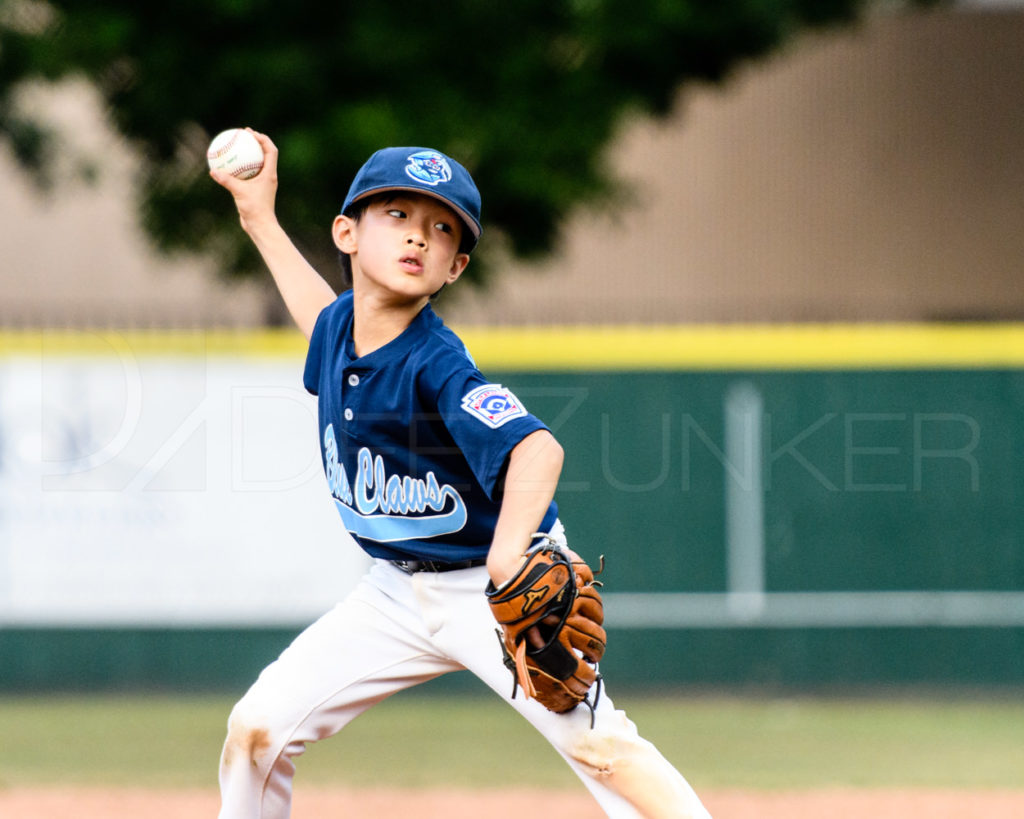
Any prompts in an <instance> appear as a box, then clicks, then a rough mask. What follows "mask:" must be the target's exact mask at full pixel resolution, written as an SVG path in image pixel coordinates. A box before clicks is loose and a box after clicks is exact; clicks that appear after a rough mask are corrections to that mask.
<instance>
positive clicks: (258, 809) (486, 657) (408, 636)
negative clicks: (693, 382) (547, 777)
mask: <svg viewBox="0 0 1024 819" xmlns="http://www.w3.org/2000/svg"><path fill="white" fill-rule="evenodd" d="M487 580H488V575H487V569H486V567H484V566H480V567H476V568H471V569H462V570H457V571H451V572H443V573H434V572H418V573H416V574H412V575H410V574H406V573H405V572H403V571H402V570H401V569H399V568H397V567H395V566H393V565H392V564H390V563H388V562H386V561H377V562H376V563H375V564H374V566H373V567H372V568H371V570H370V571H369V572H368V574H367V575H366V577H364V578H363V580H362V581H361V582H360V584H359V585H358V586H357V587H356V589H355V590H353V592H352V593H351V594H350V595H349V596H348V597H347V598H346V599H345V600H344V601H342V602H341V603H339V604H338V605H337V606H335V608H333V609H332V610H331V611H329V612H328V613H327V614H325V615H324V616H323V617H321V618H320V619H319V620H317V621H316V622H315V623H313V624H312V625H311V626H309V628H307V629H306V630H305V631H303V632H302V633H301V634H300V635H299V636H298V637H297V638H296V639H295V641H294V642H293V643H292V644H291V645H290V646H289V647H288V648H287V649H285V651H284V652H283V653H282V654H281V656H280V657H279V658H278V659H277V660H275V661H274V662H273V663H271V664H270V665H269V666H267V668H265V669H264V670H263V672H262V673H261V674H260V676H259V677H258V679H257V680H256V682H255V683H254V684H253V685H252V687H251V688H250V689H249V691H248V692H247V693H246V694H245V696H244V697H243V698H242V699H241V700H240V701H239V702H238V704H237V705H236V706H235V707H234V709H233V710H232V712H231V716H230V719H229V721H228V735H227V739H226V741H225V743H224V749H223V752H222V755H221V765H220V788H221V812H220V817H221V819H280V818H281V817H287V816H289V814H290V810H291V795H292V777H293V775H294V772H295V765H294V763H293V758H294V757H296V756H298V755H299V754H301V753H302V751H303V750H304V748H305V745H306V743H307V742H314V741H316V740H320V739H324V738H326V737H329V736H331V735H333V734H335V733H337V732H338V731H340V730H341V729H342V728H344V727H345V725H346V724H348V723H349V722H350V721H351V720H352V719H354V718H355V717H357V716H358V715H359V714H361V713H362V712H363V711H365V710H366V709H368V708H369V707H371V706H372V705H375V704H376V703H378V702H380V701H381V700H383V699H385V698H386V697H388V696H389V695H391V694H394V693H395V692H397V691H400V690H402V689H405V688H408V687H410V686H413V685H416V684H417V683H422V682H425V681H427V680H429V679H432V678H434V677H437V676H438V675H440V674H444V673H446V672H449V671H457V670H461V669H463V668H466V669H469V670H470V671H472V672H473V673H474V674H475V675H476V676H477V677H479V678H480V679H481V680H483V681H484V682H485V683H486V684H487V685H488V686H490V688H492V689H493V690H494V691H495V692H496V693H497V694H498V695H499V696H500V697H502V699H504V700H505V701H506V702H508V703H509V705H511V706H512V707H513V708H515V709H516V710H517V711H518V712H519V713H521V714H522V715H523V716H524V717H525V718H526V719H527V720H529V721H530V722H531V723H532V724H533V726H534V727H535V728H536V729H537V730H538V731H540V733H541V734H542V735H543V736H544V737H545V738H546V739H547V740H548V741H549V742H550V743H551V744H552V745H553V746H554V747H555V749H556V750H557V751H558V753H560V754H561V755H562V756H563V757H564V758H565V760H566V761H567V762H568V764H569V765H570V766H571V767H572V769H573V770H574V771H575V772H576V774H577V775H578V776H579V777H580V779H581V780H582V781H583V783H584V784H585V785H586V787H587V788H588V789H589V790H590V792H591V793H592V794H593V796H594V798H595V799H596V800H597V802H598V803H599V804H600V805H601V807H602V808H603V809H604V811H605V812H606V813H607V815H608V816H610V817H615V818H616V819H619V817H621V818H622V819H627V817H628V818H629V819H635V818H636V817H648V818H650V817H657V818H658V819H667V818H668V817H695V818H696V819H710V814H708V812H707V810H705V808H704V806H703V805H702V804H701V803H700V800H699V799H698V798H697V796H696V794H695V793H694V792H693V789H692V788H691V787H690V785H689V784H688V783H687V782H686V780H685V779H684V778H683V777H682V775H681V774H679V772H678V771H676V770H675V768H673V767H672V765H671V764H669V763H668V761H666V760H665V758H664V757H663V756H662V755H661V754H660V753H659V752H658V751H657V749H656V748H655V747H654V746H653V745H652V744H651V743H649V742H647V741H646V740H644V739H642V738H641V737H639V736H638V734H637V730H636V726H634V725H633V723H632V722H630V721H629V720H628V719H627V718H626V716H625V714H624V713H623V712H621V711H616V710H615V708H614V706H613V704H612V701H611V700H610V698H609V697H608V696H607V694H606V693H605V692H602V695H601V698H600V701H599V703H598V707H597V711H596V719H595V726H594V728H593V729H591V725H590V720H591V714H590V711H589V710H588V709H587V708H586V707H585V706H578V707H577V708H576V709H575V710H574V711H572V712H570V713H568V714H553V713H551V712H549V711H547V710H546V709H545V708H544V707H543V706H541V705H539V704H538V703H537V702H536V701H534V700H527V699H526V698H525V697H524V696H523V694H522V692H520V693H519V694H518V696H517V697H516V698H515V699H511V694H512V676H511V674H510V673H509V671H508V669H507V668H506V667H505V666H504V664H503V663H502V658H501V653H500V650H499V648H498V640H497V638H496V637H495V632H494V630H495V627H496V626H495V623H494V618H493V617H492V615H491V613H490V610H489V608H488V605H487V600H486V597H485V595H484V588H485V586H486V584H487Z"/></svg>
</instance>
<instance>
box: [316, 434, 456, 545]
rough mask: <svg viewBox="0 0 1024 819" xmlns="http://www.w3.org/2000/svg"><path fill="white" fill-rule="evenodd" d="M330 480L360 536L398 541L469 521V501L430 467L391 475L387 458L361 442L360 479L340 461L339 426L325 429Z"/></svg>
mask: <svg viewBox="0 0 1024 819" xmlns="http://www.w3.org/2000/svg"><path fill="white" fill-rule="evenodd" d="M324 461H325V465H326V474H327V485H328V487H329V488H330V491H331V495H332V496H333V497H334V504H335V506H336V507H337V509H338V513H339V514H340V515H341V519H342V521H343V522H344V524H345V528H346V529H347V530H348V531H349V532H351V533H352V534H353V535H356V536H357V537H361V538H366V539H367V540H373V541H377V542H378V543H395V542H398V541H403V540H422V539H424V538H430V537H436V536H438V535H447V534H451V533H452V532H458V531H459V530H460V529H462V527H463V526H465V525H466V517H467V513H466V503H465V501H464V500H463V499H462V496H461V495H460V494H459V493H458V492H457V491H456V490H455V489H454V488H453V487H452V486H450V485H449V484H444V485H443V486H442V485H441V484H440V483H438V480H437V476H435V475H434V473H433V472H428V473H427V474H426V476H425V477H423V478H414V477H412V476H410V475H404V476H400V475H388V474H387V472H386V470H385V468H384V459H383V458H382V457H381V456H380V455H377V456H374V455H373V453H372V452H371V451H370V450H369V449H368V448H367V447H362V448H361V449H360V450H359V452H358V454H357V455H356V475H355V480H354V481H350V480H349V477H348V473H347V472H346V471H345V466H344V464H342V463H340V462H339V461H338V442H337V440H336V439H335V436H334V425H333V424H328V425H327V427H326V429H325V430H324Z"/></svg>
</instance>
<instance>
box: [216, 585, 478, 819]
mask: <svg viewBox="0 0 1024 819" xmlns="http://www.w3.org/2000/svg"><path fill="white" fill-rule="evenodd" d="M381 577H383V578H384V579H383V584H382V582H381ZM408 581H409V578H408V577H406V576H403V575H401V574H400V573H398V572H397V570H396V571H395V572H391V573H389V572H384V573H383V575H382V573H381V572H380V570H379V567H375V568H374V569H373V570H371V572H370V574H369V575H368V576H367V577H366V578H364V579H363V581H362V582H361V583H360V585H359V586H358V587H357V588H356V590H355V591H353V593H352V594H351V595H350V596H349V597H348V598H347V599H346V600H345V601H344V602H342V603H339V604H338V606H336V607H335V608H334V609H332V610H331V611H330V612H328V613H327V614H325V615H324V616H323V617H321V618H320V619H319V620H317V621H316V622H315V623H313V624H312V625H311V626H310V627H309V628H307V629H306V630H305V631H304V632H302V634H300V635H299V636H298V637H297V638H296V639H295V641H294V642H293V643H292V644H291V646H289V647H288V648H287V649H286V650H285V651H284V652H283V653H282V654H281V656H280V657H279V658H278V659H277V660H276V661H274V662H273V663H271V664H270V665H269V666H267V667H266V668H265V669H264V670H263V672H262V673H261V674H260V676H259V678H258V679H257V680H256V682H255V683H253V685H252V687H251V688H250V689H249V691H248V692H247V693H246V694H245V696H243V697H242V699H241V700H240V701H239V702H238V704H237V705H236V706H235V707H234V709H233V710H232V712H231V716H230V718H229V721H228V736H227V739H226V741H225V743H224V749H223V752H222V754H221V765H220V785H221V812H220V817H221V819H243V818H244V819H257V818H260V819H264V818H265V819H270V817H273V818H274V819H280V818H281V817H286V816H288V815H289V812H290V809H291V793H292V777H293V775H294V772H295V766H294V764H293V762H292V757H294V756H297V755H298V754H301V753H302V751H303V750H304V748H305V744H306V743H307V742H312V741H315V740H318V739H323V738H325V737H328V736H331V735H332V734H334V733H337V732H338V731H339V730H341V729H342V728H343V727H344V726H345V725H346V724H347V723H348V722H350V721H351V720H352V719H354V718H355V717H356V716H358V715H359V714H360V713H362V712H363V711H365V710H366V709H367V708H369V707H370V706H372V705H374V704H375V703H377V702H380V701H381V700H382V699H384V698H385V697H387V696H389V695H390V694H393V693H394V692H396V691H398V690H400V689H402V688H407V687H408V686H411V685H415V684H416V683H419V682H424V681H425V680H428V679H430V678H432V677H435V676H437V675H438V674H442V673H444V672H446V671H451V670H455V669H457V668H459V667H460V666H458V665H456V664H455V663H453V662H452V661H451V660H448V659H446V658H440V657H438V656H437V655H436V652H435V651H434V649H433V647H432V646H431V645H430V643H429V638H428V635H427V631H426V628H425V627H424V625H423V623H422V621H421V619H420V618H419V617H418V616H417V615H416V613H415V612H414V611H413V607H414V606H415V605H416V603H415V597H414V595H413V594H412V590H411V583H409V582H408ZM382 585H383V586H384V588H381V586H382Z"/></svg>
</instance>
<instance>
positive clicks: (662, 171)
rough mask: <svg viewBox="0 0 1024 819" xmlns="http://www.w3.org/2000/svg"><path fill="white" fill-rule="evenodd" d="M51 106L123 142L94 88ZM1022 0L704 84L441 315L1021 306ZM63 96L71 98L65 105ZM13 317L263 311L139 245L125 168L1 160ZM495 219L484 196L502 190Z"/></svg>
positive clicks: (679, 317)
mask: <svg viewBox="0 0 1024 819" xmlns="http://www.w3.org/2000/svg"><path fill="white" fill-rule="evenodd" d="M61 93H62V94H63V97H62V98H61V99H60V100H59V101H58V102H59V104H58V105H57V106H56V115H58V116H60V117H62V118H63V119H65V120H68V121H72V122H75V123H76V124H77V133H78V138H79V139H81V140H82V141H83V143H84V144H85V145H86V146H87V147H88V146H90V145H92V146H95V145H101V146H102V145H110V146H112V147H116V141H114V140H113V139H112V138H111V137H110V136H109V135H108V134H105V133H104V132H103V130H102V128H101V127H100V125H99V123H98V119H97V117H96V115H95V113H94V112H93V109H92V108H91V107H90V106H91V105H92V102H91V99H90V97H89V95H88V93H87V92H86V91H85V90H84V89H82V88H81V87H77V88H76V87H72V88H68V89H64V90H63V91H62V92H61ZM1022 101H1024V13H1022V12H1020V11H1013V12H1002V13H999V12H988V13H956V12H932V13H927V14H917V15H910V16H899V17H891V16H883V17H879V18H877V19H875V20H874V21H872V22H871V23H868V24H865V25H863V26H861V27H858V28H855V29H848V30H843V31H838V32H831V33H826V34H821V35H815V36H814V37H810V38H805V39H804V40H801V41H800V42H799V43H798V44H796V45H794V46H793V47H791V48H790V49H789V50H787V51H786V52H784V53H781V54H777V55H775V56H774V57H772V58H771V59H769V60H767V61H761V62H758V63H756V64H752V65H750V66H746V67H745V68H743V69H742V70H740V71H738V72H737V73H736V75H735V76H734V77H733V78H732V80H731V81H730V82H728V83H727V84H726V85H725V86H716V87H713V88H707V87H695V88H692V89H690V90H688V91H687V92H685V93H683V94H681V95H680V98H679V104H678V111H677V113H676V115H675V116H674V117H673V118H672V119H671V120H669V121H665V122H661V123H650V122H634V123H631V124H630V125H628V127H625V128H624V129H623V133H622V135H621V138H620V140H619V141H618V142H617V143H616V144H615V146H614V147H613V149H612V150H610V151H609V157H610V158H611V160H612V162H613V165H614V167H615V168H616V169H617V172H618V173H619V174H620V175H621V176H622V177H623V178H624V179H625V180H627V181H628V182H629V184H630V186H631V194H630V197H629V198H628V199H625V200H624V201H623V202H622V205H621V207H619V208H618V209H617V210H615V212H613V213H605V214H585V215H580V216H578V217H575V218H573V219H571V220H570V221H569V222H568V225H567V232H566V239H565V242H564V246H563V248H562V249H561V252H560V253H559V255H558V257H557V258H555V259H552V260H550V261H548V262H546V263H544V264H543V265H540V266H537V267H530V268H527V267H523V266H522V265H515V264H511V263H510V264H508V265H506V266H503V268H502V269H503V270H505V272H506V274H507V275H504V276H502V277H501V278H500V279H499V281H498V282H497V284H496V285H494V287H492V288H491V289H490V290H489V291H473V290H471V289H470V288H468V287H466V286H465V284H462V285H458V286H457V287H456V288H455V289H454V290H453V291H452V292H451V293H450V294H449V295H448V297H446V299H445V300H444V301H443V302H442V303H441V305H440V307H441V310H442V312H443V313H445V314H446V316H447V317H448V318H449V319H450V320H452V321H453V322H456V323H458V324H461V325H467V324H480V323H524V322H525V323H563V322H566V323H576V322H595V321H596V322H616V323H621V322H652V321H653V322H677V321H685V322H693V321H698V322H699V321H804V320H833V319H839V320H846V319H850V320H861V319H875V320H897V319H910V320H913V319H934V318H1015V319H1016V318H1024V288H1022V287H1021V286H1020V285H1021V279H1022V277H1021V271H1022V266H1024V265H1022V262H1024V229H1022V225H1024V113H1022V112H1024V108H1022ZM51 102H52V101H51ZM50 107H51V108H53V105H52V104H51V106H50ZM0 171H3V173H4V178H5V179H6V180H8V183H7V184H5V185H4V186H3V188H2V190H0V209H2V212H3V219H2V220H0V249H2V253H3V256H2V258H3V261H2V262H0V324H12V323H15V324H16V323H31V324H38V323H42V324H76V323H79V324H80V323H84V324H115V325H116V324H129V325H139V324H142V325H147V324H148V325H161V324H173V325H186V326H188V325H195V324H200V325H202V324H228V325H246V324H258V323H260V322H261V321H262V320H263V318H264V316H265V315H266V305H267V302H266V298H267V295H266V292H265V289H264V288H261V287H259V286H254V285H247V286H245V287H241V288H237V287H236V288H228V287H226V286H224V285H222V284H220V283H218V282H216V281H215V279H214V278H213V277H212V275H211V272H210V270H209V267H208V265H206V264H205V263H203V262H201V261H197V260H188V259H178V260H175V261H166V260H161V259H158V258H156V257H155V256H154V255H153V254H152V253H151V251H149V250H148V249H147V247H146V245H145V242H144V240H143V239H142V237H141V233H140V232H139V230H138V228H137V226H135V225H134V223H133V222H132V218H133V217H132V212H131V210H130V208H129V204H130V194H129V193H127V191H128V173H129V171H130V162H128V161H125V162H121V163H117V164H116V165H115V167H114V168H113V170H112V171H111V172H108V173H107V175H106V176H105V177H104V178H105V182H104V184H103V185H102V186H100V187H99V188H97V189H89V188H87V187H84V186H81V185H77V186H75V185H73V186H70V187H68V188H64V189H62V191H61V192H60V194H59V196H58V197H57V198H56V199H55V200H53V201H51V202H46V201H43V200H41V199H39V198H38V197H37V196H36V195H35V194H33V193H32V192H31V190H30V188H29V187H28V186H27V184H25V183H24V181H23V180H21V179H20V178H19V176H18V174H16V173H15V172H14V169H13V165H12V162H11V161H10V160H9V159H7V158H6V157H0ZM484 194H485V195H484V218H485V223H486V191H485V192H484Z"/></svg>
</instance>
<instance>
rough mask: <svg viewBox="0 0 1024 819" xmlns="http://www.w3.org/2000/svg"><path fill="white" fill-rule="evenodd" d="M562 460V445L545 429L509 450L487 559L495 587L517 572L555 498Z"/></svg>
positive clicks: (527, 437)
mask: <svg viewBox="0 0 1024 819" xmlns="http://www.w3.org/2000/svg"><path fill="white" fill-rule="evenodd" d="M564 456H565V453H564V451H563V450H562V447H561V445H560V444H559V443H558V441H556V440H555V437H554V436H553V435H552V434H551V433H550V432H548V431H547V430H546V429H541V430H537V431H536V432H533V433H531V434H529V435H527V436H526V437H525V438H523V440H522V441H520V442H519V443H518V444H516V446H515V447H514V448H513V449H512V452H511V453H510V455H509V459H508V469H507V470H506V473H505V490H504V494H503V496H502V501H501V511H500V512H499V514H498V522H497V524H496V525H495V527H494V539H493V540H492V541H491V550H490V552H489V553H488V555H487V571H488V573H489V574H490V575H491V580H492V581H493V582H494V585H495V586H501V584H502V583H504V582H505V581H506V580H508V579H509V578H510V577H512V576H513V575H514V574H515V573H516V571H517V570H518V568H519V564H520V563H521V561H522V560H523V557H524V555H525V553H526V550H527V548H529V546H530V543H531V541H532V540H533V535H534V533H535V532H536V531H537V529H538V528H539V527H540V524H541V523H542V522H543V520H544V515H545V514H546V513H547V511H548V507H549V506H550V504H551V500H552V499H553V498H554V496H555V489H556V487H557V486H558V478H559V475H561V473H562V461H563V459H564Z"/></svg>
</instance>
